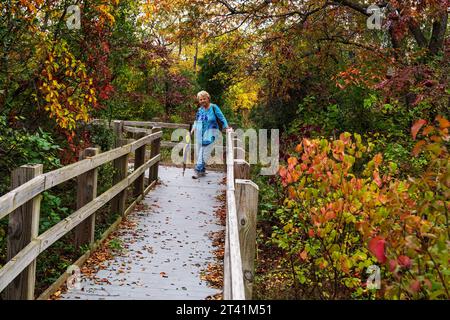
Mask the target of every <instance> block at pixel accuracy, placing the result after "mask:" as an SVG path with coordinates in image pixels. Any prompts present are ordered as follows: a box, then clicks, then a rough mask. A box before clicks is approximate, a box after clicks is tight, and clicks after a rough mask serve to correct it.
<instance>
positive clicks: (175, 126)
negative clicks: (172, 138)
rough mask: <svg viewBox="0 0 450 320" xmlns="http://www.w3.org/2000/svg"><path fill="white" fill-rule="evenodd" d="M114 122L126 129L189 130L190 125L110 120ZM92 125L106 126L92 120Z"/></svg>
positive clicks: (96, 120)
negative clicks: (120, 122)
mask: <svg viewBox="0 0 450 320" xmlns="http://www.w3.org/2000/svg"><path fill="white" fill-rule="evenodd" d="M114 121H122V122H123V125H124V126H128V127H130V126H131V127H159V128H164V129H178V128H183V129H189V128H190V125H189V124H186V123H170V122H158V121H125V120H111V123H113V122H114ZM92 122H93V123H106V124H108V121H107V120H103V119H94V120H93V121H92Z"/></svg>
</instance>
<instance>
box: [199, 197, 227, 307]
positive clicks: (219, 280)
mask: <svg viewBox="0 0 450 320" xmlns="http://www.w3.org/2000/svg"><path fill="white" fill-rule="evenodd" d="M216 199H217V200H219V201H220V205H219V206H217V207H216V211H215V216H216V217H217V218H218V219H219V221H220V225H222V226H225V225H226V216H227V214H226V201H225V200H226V191H223V192H221V193H220V194H218V195H217V196H216ZM208 236H209V238H210V239H211V240H212V245H213V247H215V250H214V252H213V254H214V257H215V258H216V261H215V262H210V263H209V264H208V266H207V268H206V272H205V273H204V274H203V275H202V276H201V279H202V280H206V281H208V283H209V284H210V286H211V287H213V288H215V289H222V290H223V258H224V255H225V231H224V230H221V231H217V232H211V233H210V234H209V235H208ZM222 296H223V293H218V294H215V295H211V296H208V297H207V298H206V300H221V299H222Z"/></svg>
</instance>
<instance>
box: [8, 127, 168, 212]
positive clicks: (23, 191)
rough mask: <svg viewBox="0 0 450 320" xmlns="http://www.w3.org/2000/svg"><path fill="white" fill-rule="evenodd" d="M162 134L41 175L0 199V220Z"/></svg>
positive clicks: (153, 134)
mask: <svg viewBox="0 0 450 320" xmlns="http://www.w3.org/2000/svg"><path fill="white" fill-rule="evenodd" d="M161 137H162V132H155V133H152V134H150V135H148V136H145V137H143V138H141V139H139V140H136V141H135V142H133V143H130V144H127V145H125V146H123V147H120V148H117V149H114V150H111V151H107V152H104V153H101V154H99V155H97V156H94V157H91V158H88V159H85V160H82V161H79V162H76V163H74V164H71V165H68V166H65V167H63V168H60V169H57V170H54V171H51V172H48V173H45V174H42V175H39V176H37V177H36V178H34V179H32V180H30V181H28V182H26V183H24V184H23V185H21V186H20V187H18V188H16V189H14V190H12V191H10V192H8V193H7V194H5V195H4V196H2V197H0V219H2V218H3V217H5V216H7V215H8V214H9V213H11V212H12V211H14V210H15V209H17V208H19V207H20V206H21V205H23V204H24V203H26V202H28V201H29V200H31V199H33V198H34V197H36V196H37V195H39V194H40V193H42V192H44V191H46V190H48V189H50V188H52V187H54V186H57V185H59V184H61V183H63V182H65V181H68V180H70V179H73V178H75V177H77V176H79V175H81V174H83V173H86V172H88V171H90V170H92V169H95V168H97V167H99V166H101V165H103V164H105V163H107V162H110V161H112V160H115V159H117V158H120V157H121V156H123V155H126V154H128V153H130V152H134V151H135V150H136V149H138V148H140V147H142V146H143V145H145V144H149V143H151V142H152V141H154V140H156V139H158V138H161Z"/></svg>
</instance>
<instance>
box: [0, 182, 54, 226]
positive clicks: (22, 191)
mask: <svg viewBox="0 0 450 320" xmlns="http://www.w3.org/2000/svg"><path fill="white" fill-rule="evenodd" d="M45 180H46V178H45V175H39V176H37V177H36V178H34V179H31V180H30V181H28V182H27V183H25V184H23V185H21V186H20V187H18V188H15V189H14V190H11V191H10V192H8V193H7V194H5V195H3V196H2V197H0V219H2V218H4V217H6V216H7V215H8V214H10V213H11V212H12V211H13V210H15V209H17V208H19V207H20V206H21V205H23V204H24V203H25V202H27V201H29V200H31V199H33V198H34V197H36V196H37V195H39V194H40V193H41V192H43V191H45V190H46V189H45Z"/></svg>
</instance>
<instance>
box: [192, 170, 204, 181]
mask: <svg viewBox="0 0 450 320" xmlns="http://www.w3.org/2000/svg"><path fill="white" fill-rule="evenodd" d="M205 174H206V173H205V172H197V171H195V174H194V175H193V176H192V179H198V178H200V177H204V176H205Z"/></svg>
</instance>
